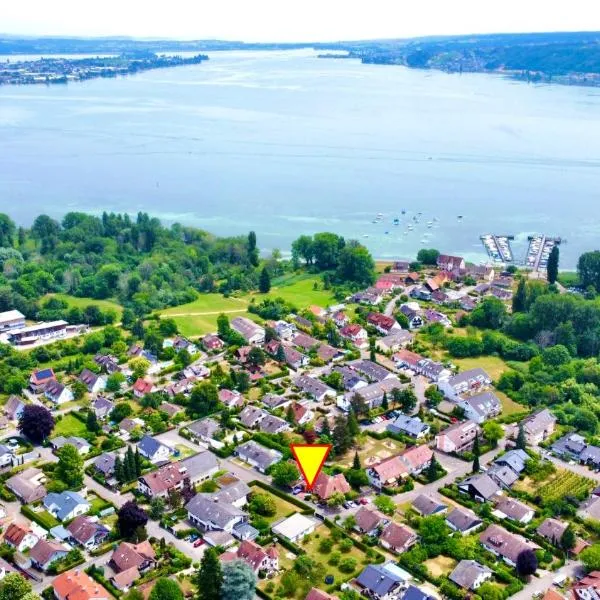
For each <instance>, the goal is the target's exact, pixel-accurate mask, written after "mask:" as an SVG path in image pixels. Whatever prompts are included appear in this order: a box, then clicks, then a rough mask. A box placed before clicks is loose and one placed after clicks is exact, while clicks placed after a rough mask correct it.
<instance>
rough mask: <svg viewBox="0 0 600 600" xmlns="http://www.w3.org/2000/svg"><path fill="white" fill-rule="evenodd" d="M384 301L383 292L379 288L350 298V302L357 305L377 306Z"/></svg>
mask: <svg viewBox="0 0 600 600" xmlns="http://www.w3.org/2000/svg"><path fill="white" fill-rule="evenodd" d="M382 300H383V292H382V291H381V290H378V289H377V288H367V289H366V290H363V291H362V292H357V293H356V294H354V295H352V296H351V297H350V302H356V303H357V304H369V305H371V306H376V305H377V304H379V303H380V302H381V301H382Z"/></svg>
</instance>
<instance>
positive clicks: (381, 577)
mask: <svg viewBox="0 0 600 600" xmlns="http://www.w3.org/2000/svg"><path fill="white" fill-rule="evenodd" d="M357 581H358V583H359V584H360V585H361V586H362V587H363V588H365V589H367V590H369V591H370V592H372V593H373V594H376V595H377V596H385V595H386V594H388V593H389V592H390V591H391V590H393V589H394V588H395V587H397V586H399V585H400V584H401V583H402V582H403V580H402V579H400V578H399V577H395V576H394V575H393V574H392V573H390V572H389V571H386V570H384V568H383V567H382V566H381V565H368V566H367V567H365V569H364V571H363V572H362V573H361V574H360V575H359V576H358V577H357Z"/></svg>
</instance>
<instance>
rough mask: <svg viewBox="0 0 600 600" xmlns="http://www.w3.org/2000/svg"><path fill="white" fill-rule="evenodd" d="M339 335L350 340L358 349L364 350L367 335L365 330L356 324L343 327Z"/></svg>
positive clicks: (367, 339) (367, 338)
mask: <svg viewBox="0 0 600 600" xmlns="http://www.w3.org/2000/svg"><path fill="white" fill-rule="evenodd" d="M340 335H341V336H342V337H343V338H344V339H346V340H350V341H351V342H352V343H353V344H354V345H355V346H357V347H358V348H364V347H365V346H366V345H367V344H368V341H369V334H368V333H367V330H366V329H364V328H363V327H361V326H360V325H358V324H357V323H350V325H344V327H342V328H341V329H340Z"/></svg>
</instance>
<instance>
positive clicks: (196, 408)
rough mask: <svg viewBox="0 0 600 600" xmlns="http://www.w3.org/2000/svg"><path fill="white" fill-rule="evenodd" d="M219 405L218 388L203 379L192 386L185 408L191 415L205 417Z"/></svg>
mask: <svg viewBox="0 0 600 600" xmlns="http://www.w3.org/2000/svg"><path fill="white" fill-rule="evenodd" d="M218 407H219V390H218V389H217V387H216V386H215V385H214V384H212V383H209V382H208V381H204V382H202V383H199V384H197V385H195V386H194V389H193V390H192V393H191V394H190V400H189V403H188V406H187V408H186V410H187V412H188V413H190V415H191V416H192V417H205V416H207V415H210V414H212V413H214V412H216V411H217V409H218Z"/></svg>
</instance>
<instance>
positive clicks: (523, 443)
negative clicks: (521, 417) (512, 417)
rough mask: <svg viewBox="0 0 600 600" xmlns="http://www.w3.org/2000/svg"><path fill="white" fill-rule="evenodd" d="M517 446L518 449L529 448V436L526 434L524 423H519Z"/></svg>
mask: <svg viewBox="0 0 600 600" xmlns="http://www.w3.org/2000/svg"><path fill="white" fill-rule="evenodd" d="M515 447H516V448H517V449H518V450H525V449H526V448H527V437H526V436H525V429H524V427H523V425H522V424H519V433H518V434H517V441H516V443H515Z"/></svg>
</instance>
